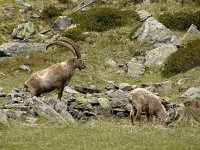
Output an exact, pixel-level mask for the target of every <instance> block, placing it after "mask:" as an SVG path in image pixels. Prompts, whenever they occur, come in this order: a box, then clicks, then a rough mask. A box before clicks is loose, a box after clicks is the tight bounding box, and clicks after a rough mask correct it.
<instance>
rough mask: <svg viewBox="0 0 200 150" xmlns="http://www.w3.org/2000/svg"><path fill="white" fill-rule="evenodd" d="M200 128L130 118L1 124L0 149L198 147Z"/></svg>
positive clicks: (113, 149) (54, 149) (109, 149)
mask: <svg viewBox="0 0 200 150" xmlns="http://www.w3.org/2000/svg"><path fill="white" fill-rule="evenodd" d="M77 131H78V132H77ZM199 131H200V127H199V126H193V127H191V125H190V124H188V123H181V124H176V125H175V126H174V127H173V128H164V127H161V126H159V125H156V126H154V127H148V126H146V125H144V124H143V126H142V127H141V128H139V127H138V126H135V127H131V126H130V125H129V120H127V119H122V120H116V119H114V120H112V119H111V120H107V121H105V120H104V121H101V120H100V121H97V122H96V121H95V122H94V123H93V125H86V124H85V125H83V124H75V125H71V124H69V125H64V126H62V125H58V124H53V125H52V124H51V125H48V124H45V123H43V124H40V125H34V126H27V125H24V124H21V123H9V124H6V125H4V124H0V138H1V140H0V149H2V150H3V149H6V150H15V149H16V150H17V149H21V150H23V149H30V150H33V149H38V150H39V149H46V148H48V149H50V150H51V149H52V150H58V149H59V150H61V149H74V150H75V149H76V150H79V149H80V150H81V149H89V150H93V149H99V150H100V149H105V150H118V149H120V150H121V149H124V150H128V149H152V150H153V149H155V150H157V149H158V150H160V149H163V150H165V149H176V150H179V149H180V150H188V149H193V150H196V149H198V148H199V144H200V135H199V134H198V133H199ZM188 139H189V140H188Z"/></svg>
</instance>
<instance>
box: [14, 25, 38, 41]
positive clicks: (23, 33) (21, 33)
mask: <svg viewBox="0 0 200 150" xmlns="http://www.w3.org/2000/svg"><path fill="white" fill-rule="evenodd" d="M35 33H36V28H35V25H34V23H32V22H31V21H29V22H27V23H23V24H20V25H18V26H17V28H14V29H13V32H12V37H13V38H18V39H25V38H28V37H30V36H33V35H35Z"/></svg>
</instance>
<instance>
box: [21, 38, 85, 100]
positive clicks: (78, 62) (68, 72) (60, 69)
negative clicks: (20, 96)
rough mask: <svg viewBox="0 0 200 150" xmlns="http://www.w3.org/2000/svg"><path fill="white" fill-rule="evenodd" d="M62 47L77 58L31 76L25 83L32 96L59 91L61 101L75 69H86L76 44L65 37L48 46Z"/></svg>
mask: <svg viewBox="0 0 200 150" xmlns="http://www.w3.org/2000/svg"><path fill="white" fill-rule="evenodd" d="M53 45H60V46H64V47H67V48H68V49H70V50H71V51H72V53H73V54H74V56H75V58H71V59H69V60H68V61H65V62H62V63H59V64H55V65H52V66H50V67H48V68H46V69H44V70H41V71H39V72H36V73H34V74H32V75H31V76H30V78H29V79H28V80H27V81H26V82H25V84H24V87H25V88H26V89H27V91H29V92H30V93H31V95H32V96H37V97H38V96H40V95H41V94H42V93H46V92H51V91H53V90H55V89H57V90H58V97H57V98H58V99H59V100H61V97H62V95H63V89H64V87H65V86H67V85H68V83H69V81H70V79H71V77H72V76H73V74H74V72H75V69H76V68H78V69H80V70H81V69H85V68H86V65H85V63H84V61H83V60H82V59H81V54H80V52H79V50H78V48H77V47H76V45H75V43H74V42H73V41H72V40H70V39H68V38H65V37H62V38H60V39H58V40H57V41H56V42H53V43H50V44H48V45H47V46H46V49H48V48H49V47H50V46H53Z"/></svg>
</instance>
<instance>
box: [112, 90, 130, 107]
mask: <svg viewBox="0 0 200 150" xmlns="http://www.w3.org/2000/svg"><path fill="white" fill-rule="evenodd" d="M108 96H109V97H110V101H111V102H110V104H111V107H112V108H121V107H125V106H126V105H127V103H128V97H127V93H125V92H123V91H122V90H117V91H115V92H112V93H110V94H109V95H108Z"/></svg>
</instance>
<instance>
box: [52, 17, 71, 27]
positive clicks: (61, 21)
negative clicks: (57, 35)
mask: <svg viewBox="0 0 200 150" xmlns="http://www.w3.org/2000/svg"><path fill="white" fill-rule="evenodd" d="M70 25H71V18H68V17H67V16H60V17H58V18H57V19H56V21H55V22H54V23H53V25H52V28H53V29H55V30H64V29H65V28H66V27H67V26H70Z"/></svg>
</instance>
